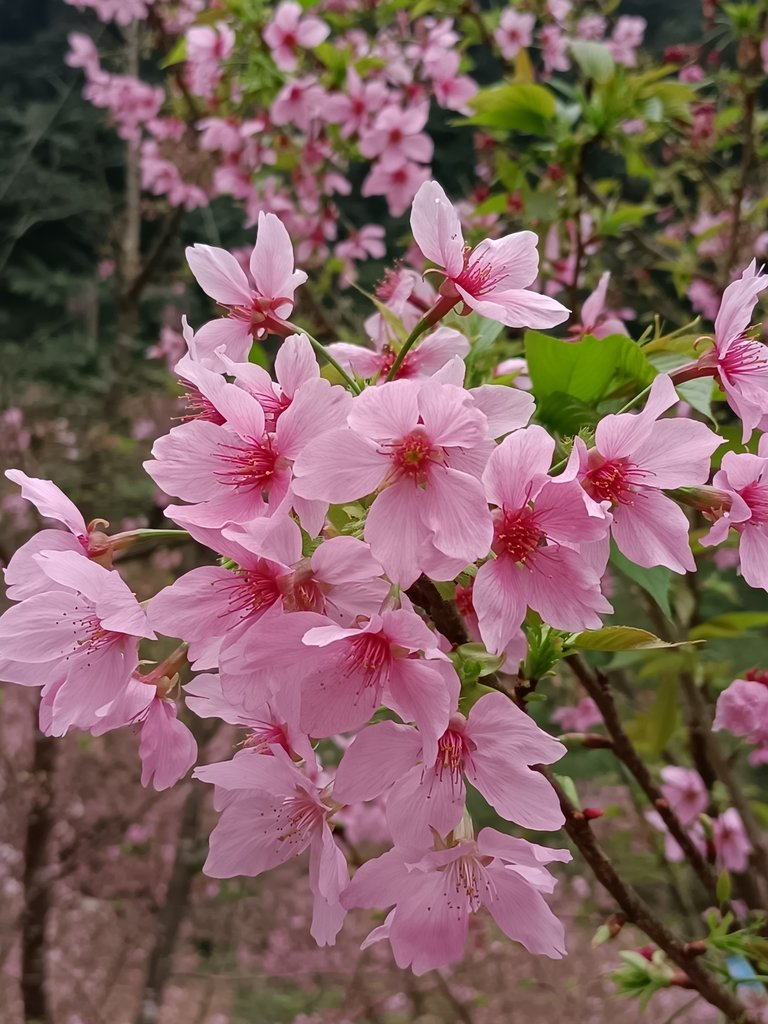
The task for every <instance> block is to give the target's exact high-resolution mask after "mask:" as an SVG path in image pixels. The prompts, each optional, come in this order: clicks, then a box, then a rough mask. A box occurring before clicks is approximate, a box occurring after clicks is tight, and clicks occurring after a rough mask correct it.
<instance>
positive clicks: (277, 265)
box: [251, 210, 307, 315]
mask: <svg viewBox="0 0 768 1024" xmlns="http://www.w3.org/2000/svg"><path fill="white" fill-rule="evenodd" d="M251 274H252V275H253V280H254V281H255V282H256V288H257V289H258V291H259V293H260V294H261V295H263V296H265V298H269V299H278V298H285V299H288V300H289V303H288V304H289V305H291V304H292V301H293V293H294V291H295V290H296V288H297V287H298V286H299V285H300V284H303V283H304V281H306V279H307V275H306V274H305V273H304V271H303V270H297V271H294V269H293V246H292V245H291V239H290V236H289V234H288V231H287V230H286V227H285V225H284V224H283V222H282V221H281V220H280V219H279V217H276V216H275V214H274V213H264V211H263V210H262V211H260V212H259V225H258V235H257V236H256V245H255V246H254V247H253V252H252V253H251ZM285 305H286V304H285V303H284V304H283V306H282V307H278V309H277V312H278V315H281V314H282V313H283V312H285V311H286V310H285V308H284V307H285ZM288 311H289V310H288Z"/></svg>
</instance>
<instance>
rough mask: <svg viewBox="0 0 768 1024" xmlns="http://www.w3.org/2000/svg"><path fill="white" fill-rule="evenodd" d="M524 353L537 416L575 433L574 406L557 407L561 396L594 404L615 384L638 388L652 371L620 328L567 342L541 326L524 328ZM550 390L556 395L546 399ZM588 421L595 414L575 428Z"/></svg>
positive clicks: (559, 404) (643, 356)
mask: <svg viewBox="0 0 768 1024" xmlns="http://www.w3.org/2000/svg"><path fill="white" fill-rule="evenodd" d="M525 356H526V360H527V362H528V373H529V375H530V378H531V382H532V384H533V393H534V395H535V397H536V401H537V404H538V405H539V419H540V420H542V422H544V423H545V424H546V425H547V426H550V427H552V428H554V429H557V430H560V431H562V432H563V433H567V432H569V431H570V432H574V433H575V430H573V420H574V412H575V410H574V408H573V407H570V408H566V407H565V406H563V408H562V409H561V406H562V405H563V396H568V398H569V399H571V400H575V401H576V402H581V403H583V404H584V405H585V406H587V407H591V408H594V406H595V405H596V404H597V403H598V402H599V401H600V400H601V399H602V398H604V397H605V396H606V395H607V394H608V393H609V392H610V391H611V390H612V389H613V388H614V387H615V386H617V385H618V384H620V383H627V382H633V383H635V384H636V385H637V387H638V390H640V389H641V388H644V387H646V386H647V385H648V384H650V383H651V381H652V380H653V378H654V377H655V375H656V370H655V369H654V368H653V366H651V364H650V363H649V361H648V359H647V358H646V356H645V354H644V352H643V350H642V349H641V348H640V346H639V345H637V344H636V343H635V342H634V341H632V339H631V338H628V337H626V335H624V334H611V335H609V336H608V337H607V338H595V337H593V336H592V335H587V337H586V338H583V339H582V340H581V341H578V342H575V343H571V342H567V341H561V340H560V339H559V338H553V337H551V336H550V335H548V334H541V333H540V332H539V331H526V333H525ZM554 396H557V397H556V398H555V401H554V402H549V403H547V401H546V400H547V399H548V398H552V397H554ZM542 409H543V410H544V411H543V412H542ZM561 421H562V422H561ZM590 421H591V422H594V416H592V417H591V418H590V417H586V418H584V419H581V420H580V422H579V423H578V424H577V425H576V429H578V427H579V426H581V425H584V423H588V422H590Z"/></svg>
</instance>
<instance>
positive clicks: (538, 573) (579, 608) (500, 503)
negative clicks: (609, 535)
mask: <svg viewBox="0 0 768 1024" xmlns="http://www.w3.org/2000/svg"><path fill="white" fill-rule="evenodd" d="M554 449H555V442H554V441H553V440H552V438H551V437H549V435H548V434H547V433H546V431H545V430H544V429H543V428H542V427H539V426H531V427H526V428H524V429H523V430H517V431H515V432H514V433H512V434H510V435H509V437H507V438H505V439H504V441H502V443H501V444H500V445H499V446H498V447H497V448H496V449H495V451H494V452H493V453H492V455H491V457H490V459H489V461H488V466H487V468H486V470H485V472H484V474H483V483H484V484H485V489H486V494H487V497H488V500H489V501H490V503H491V504H492V505H495V506H496V511H495V512H494V529H493V545H492V547H493V552H494V555H495V557H494V558H492V559H490V560H489V561H487V562H486V563H485V564H484V565H483V566H481V568H480V570H479V571H478V573H477V576H476V577H475V583H474V588H473V594H472V600H473V604H474V607H475V611H476V612H477V618H478V625H479V628H480V635H481V636H482V638H483V642H484V643H485V645H486V647H487V648H488V650H489V651H495V652H497V653H500V652H501V651H502V650H504V648H505V647H506V646H507V644H508V643H509V642H510V640H511V639H512V637H513V636H514V634H515V632H516V631H517V630H518V629H519V627H520V625H521V623H522V621H523V619H524V618H525V614H526V611H527V609H528V608H529V607H531V608H534V609H535V610H536V611H538V612H539V613H540V615H541V616H542V618H543V619H544V621H545V622H547V623H549V624H551V625H553V626H555V627H556V628H558V629H566V630H580V629H596V628H598V627H599V626H600V613H601V612H608V611H610V610H611V606H610V605H609V604H608V602H607V601H606V600H605V598H604V597H603V595H602V593H601V591H600V575H599V573H598V572H597V570H596V569H594V568H592V567H591V566H590V564H589V562H588V561H587V560H586V559H585V558H584V557H583V555H582V554H580V551H579V546H580V545H581V544H583V543H588V542H590V541H596V540H600V538H601V537H604V536H605V534H606V531H607V529H608V523H607V521H606V519H605V518H604V517H603V516H602V514H601V513H600V512H599V510H597V514H591V513H590V510H589V509H588V507H587V505H586V504H585V502H584V498H583V494H582V491H581V488H580V487H579V485H578V483H576V481H575V480H573V479H569V480H557V479H551V478H550V477H549V476H548V475H547V474H548V471H549V467H550V464H551V462H552V455H553V453H554Z"/></svg>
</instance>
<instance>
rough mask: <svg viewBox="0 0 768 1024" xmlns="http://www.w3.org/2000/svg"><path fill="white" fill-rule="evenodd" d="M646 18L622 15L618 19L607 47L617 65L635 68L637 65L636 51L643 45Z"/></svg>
mask: <svg viewBox="0 0 768 1024" xmlns="http://www.w3.org/2000/svg"><path fill="white" fill-rule="evenodd" d="M647 24H648V23H647V21H646V20H645V18H638V17H632V16H629V15H622V16H621V17H620V18H617V20H616V24H615V25H614V28H613V32H612V33H611V38H610V39H609V40H608V43H607V46H608V49H609V50H610V51H611V54H612V55H613V59H614V60H615V61H616V63H617V64H625V65H626V66H627V67H629V68H633V67H634V66H635V65H636V64H637V55H636V53H635V50H636V49H637V48H638V46H640V45H641V43H642V41H643V36H644V35H645V29H646V27H647Z"/></svg>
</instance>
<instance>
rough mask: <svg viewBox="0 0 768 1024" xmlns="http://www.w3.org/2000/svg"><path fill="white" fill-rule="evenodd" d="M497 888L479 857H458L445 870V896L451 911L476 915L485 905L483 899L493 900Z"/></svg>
mask: <svg viewBox="0 0 768 1024" xmlns="http://www.w3.org/2000/svg"><path fill="white" fill-rule="evenodd" d="M495 891H496V890H495V886H494V885H493V882H492V881H491V879H490V877H489V876H488V872H487V871H486V870H485V868H484V867H483V865H482V864H481V863H480V861H479V860H478V858H477V857H473V856H471V855H470V856H465V857H457V859H456V860H454V861H452V862H451V863H450V864H448V865H447V866H446V868H445V888H444V889H443V895H444V896H445V898H446V900H447V902H448V908H449V910H454V911H457V912H458V913H459V914H463V913H467V911H469V912H470V913H472V914H474V913H475V912H476V911H478V910H479V909H480V908H481V907H482V905H483V898H484V897H485V898H489V899H493V898H494V896H495Z"/></svg>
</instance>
